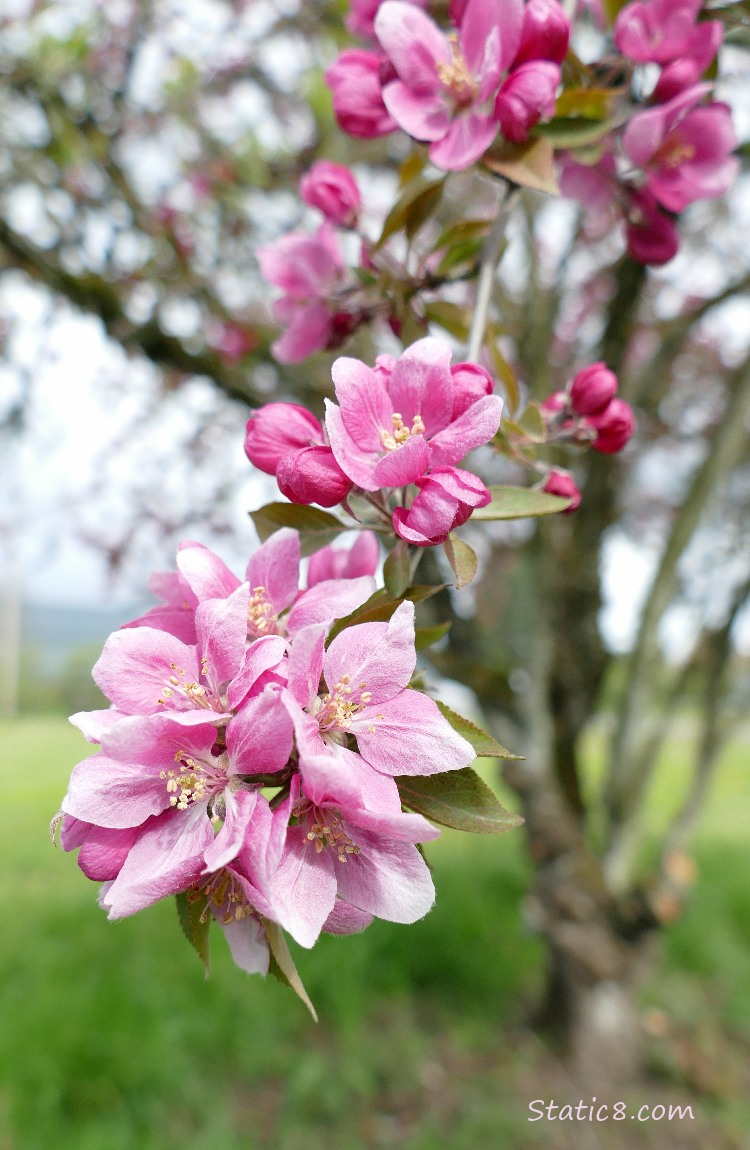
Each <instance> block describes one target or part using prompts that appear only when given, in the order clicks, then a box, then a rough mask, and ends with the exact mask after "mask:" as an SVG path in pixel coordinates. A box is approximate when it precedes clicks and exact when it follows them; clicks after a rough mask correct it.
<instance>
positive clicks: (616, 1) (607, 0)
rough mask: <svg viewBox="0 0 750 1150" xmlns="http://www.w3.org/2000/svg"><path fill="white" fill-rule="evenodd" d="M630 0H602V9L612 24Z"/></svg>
mask: <svg viewBox="0 0 750 1150" xmlns="http://www.w3.org/2000/svg"><path fill="white" fill-rule="evenodd" d="M628 2H629V0H602V11H603V12H604V15H605V16H606V17H607V20H608V21H609V23H610V24H614V22H615V20H616V19H617V15H618V13H619V12H620V10H621V9H622V8H624V7H625V5H626V4H627V3H628Z"/></svg>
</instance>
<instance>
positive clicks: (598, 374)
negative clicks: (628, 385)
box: [570, 363, 617, 415]
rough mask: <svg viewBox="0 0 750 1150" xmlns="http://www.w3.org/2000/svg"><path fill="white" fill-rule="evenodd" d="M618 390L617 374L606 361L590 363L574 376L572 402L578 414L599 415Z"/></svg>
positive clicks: (571, 386)
mask: <svg viewBox="0 0 750 1150" xmlns="http://www.w3.org/2000/svg"><path fill="white" fill-rule="evenodd" d="M616 391H617V376H616V375H615V374H614V372H612V371H610V370H609V368H608V367H607V366H606V364H604V363H590V364H589V365H588V367H584V368H583V369H582V370H581V371H579V372H578V373H577V375H576V376H575V377H574V378H573V382H572V383H571V385H570V403H571V406H572V408H573V411H575V412H576V414H577V415H599V414H600V413H601V412H602V411H604V409H605V407H607V405H608V404H609V402H610V400H611V399H613V398H614V395H615V392H616Z"/></svg>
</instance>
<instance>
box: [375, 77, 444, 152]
mask: <svg viewBox="0 0 750 1150" xmlns="http://www.w3.org/2000/svg"><path fill="white" fill-rule="evenodd" d="M383 103H384V104H385V106H386V108H387V109H388V111H389V112H390V114H391V116H392V117H393V119H394V120H395V121H396V123H397V124H398V126H399V128H402V129H403V131H404V132H407V133H408V134H409V135H410V136H412V137H413V138H414V139H415V140H424V141H431V140H442V138H443V136H444V135H445V133H446V132H447V131H448V128H449V127H450V124H451V114H450V109H449V107H448V104H447V103H446V101H445V99H444V97H443V95H442V93H441V92H439V91H436V92H415V91H413V89H412V88H411V87H409V85H407V84H404V83H403V81H401V80H392V81H391V83H390V84H386V85H385V87H384V88H383Z"/></svg>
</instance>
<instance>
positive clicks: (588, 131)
mask: <svg viewBox="0 0 750 1150" xmlns="http://www.w3.org/2000/svg"><path fill="white" fill-rule="evenodd" d="M616 126H617V124H616V122H615V121H614V120H605V121H599V120H589V119H585V118H584V117H582V116H561V117H558V118H557V119H554V120H550V122H549V123H548V124H539V125H538V127H537V129H536V130H537V131H538V132H539V134H540V135H541V136H544V138H545V139H546V140H547V141H548V142H549V143H550V144H552V145H553V147H555V148H585V147H589V146H590V145H591V144H596V143H598V141H599V140H603V139H604V137H605V136H608V135H609V133H610V132H611V131H612V129H613V128H615V127H616Z"/></svg>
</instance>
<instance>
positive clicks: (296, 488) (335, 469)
mask: <svg viewBox="0 0 750 1150" xmlns="http://www.w3.org/2000/svg"><path fill="white" fill-rule="evenodd" d="M276 481H277V483H278V485H279V490H280V492H281V494H282V495H285V496H286V497H287V499H289V500H290V501H291V502H292V503H304V504H309V503H318V504H320V506H321V507H335V506H336V505H337V504H338V503H341V501H342V500H343V499H346V497H347V495H348V494H349V492H350V491H351V487H352V483H351V480H350V479H348V478H347V477H346V475H344V473H343V471H342V470H341V468H340V467H339V465H338V464H337V462H336V460H335V459H334V458H333V452H332V451H331V448H330V447H304V448H302V450H301V451H295V452H292V453H291V454H289V455H287V456H285V457H284V459H282V460H281V462H280V463H279V466H278V467H277V469H276Z"/></svg>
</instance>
